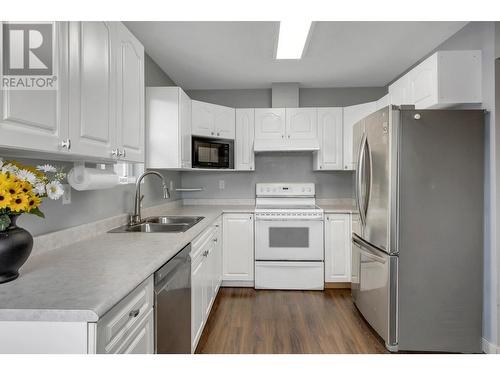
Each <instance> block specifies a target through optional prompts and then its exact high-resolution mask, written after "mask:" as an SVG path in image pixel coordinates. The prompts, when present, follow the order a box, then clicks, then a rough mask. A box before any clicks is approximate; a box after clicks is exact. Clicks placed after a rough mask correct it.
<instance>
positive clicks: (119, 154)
mask: <svg viewBox="0 0 500 375" xmlns="http://www.w3.org/2000/svg"><path fill="white" fill-rule="evenodd" d="M118 156H120V157H125V150H121V151H120V150H119V149H118Z"/></svg>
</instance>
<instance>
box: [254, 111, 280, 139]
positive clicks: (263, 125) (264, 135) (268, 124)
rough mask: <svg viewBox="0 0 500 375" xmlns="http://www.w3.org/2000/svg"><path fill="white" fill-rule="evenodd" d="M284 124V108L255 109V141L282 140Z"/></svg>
mask: <svg viewBox="0 0 500 375" xmlns="http://www.w3.org/2000/svg"><path fill="white" fill-rule="evenodd" d="M285 123H286V119H285V108H255V139H259V140H269V139H284V138H285V132H286V129H285Z"/></svg>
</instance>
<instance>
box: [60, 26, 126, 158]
mask: <svg viewBox="0 0 500 375" xmlns="http://www.w3.org/2000/svg"><path fill="white" fill-rule="evenodd" d="M113 35H114V32H113V24H112V23H111V22H71V23H70V34H69V38H70V39H69V45H70V55H69V57H70V64H69V66H70V81H69V87H70V129H69V138H70V139H71V151H72V152H74V153H76V154H79V155H93V156H95V157H99V158H111V157H112V156H113V155H112V154H111V152H112V147H113V146H114V143H115V139H116V100H115V99H116V86H117V85H116V78H117V75H116V65H117V64H116V60H115V59H116V53H115V52H114V51H113V49H114V48H113V47H114V45H113Z"/></svg>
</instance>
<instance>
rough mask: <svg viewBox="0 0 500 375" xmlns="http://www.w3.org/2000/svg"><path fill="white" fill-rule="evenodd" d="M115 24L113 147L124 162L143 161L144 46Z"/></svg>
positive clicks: (119, 24) (118, 24) (122, 27)
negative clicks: (115, 74) (114, 142)
mask: <svg viewBox="0 0 500 375" xmlns="http://www.w3.org/2000/svg"><path fill="white" fill-rule="evenodd" d="M114 25H115V26H116V44H115V45H116V48H117V51H116V53H117V64H118V67H117V73H118V80H117V86H118V88H117V119H116V140H117V143H116V148H118V149H120V151H121V152H122V154H123V156H122V157H123V159H124V160H127V161H134V162H143V161H144V131H145V125H144V47H143V46H142V44H141V43H140V42H139V41H138V40H137V39H136V38H135V36H134V35H132V33H131V32H130V31H129V30H128V29H127V28H126V27H125V25H123V24H122V23H121V22H117V23H115V24H114Z"/></svg>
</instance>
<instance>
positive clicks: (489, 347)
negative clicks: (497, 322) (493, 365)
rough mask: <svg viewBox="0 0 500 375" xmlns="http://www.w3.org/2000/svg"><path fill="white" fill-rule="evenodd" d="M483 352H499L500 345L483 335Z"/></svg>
mask: <svg viewBox="0 0 500 375" xmlns="http://www.w3.org/2000/svg"><path fill="white" fill-rule="evenodd" d="M481 342H482V346H483V352H484V353H486V354H500V347H498V346H496V345H495V344H492V343H491V342H488V340H486V339H485V338H484V337H483V338H482V339H481Z"/></svg>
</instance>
